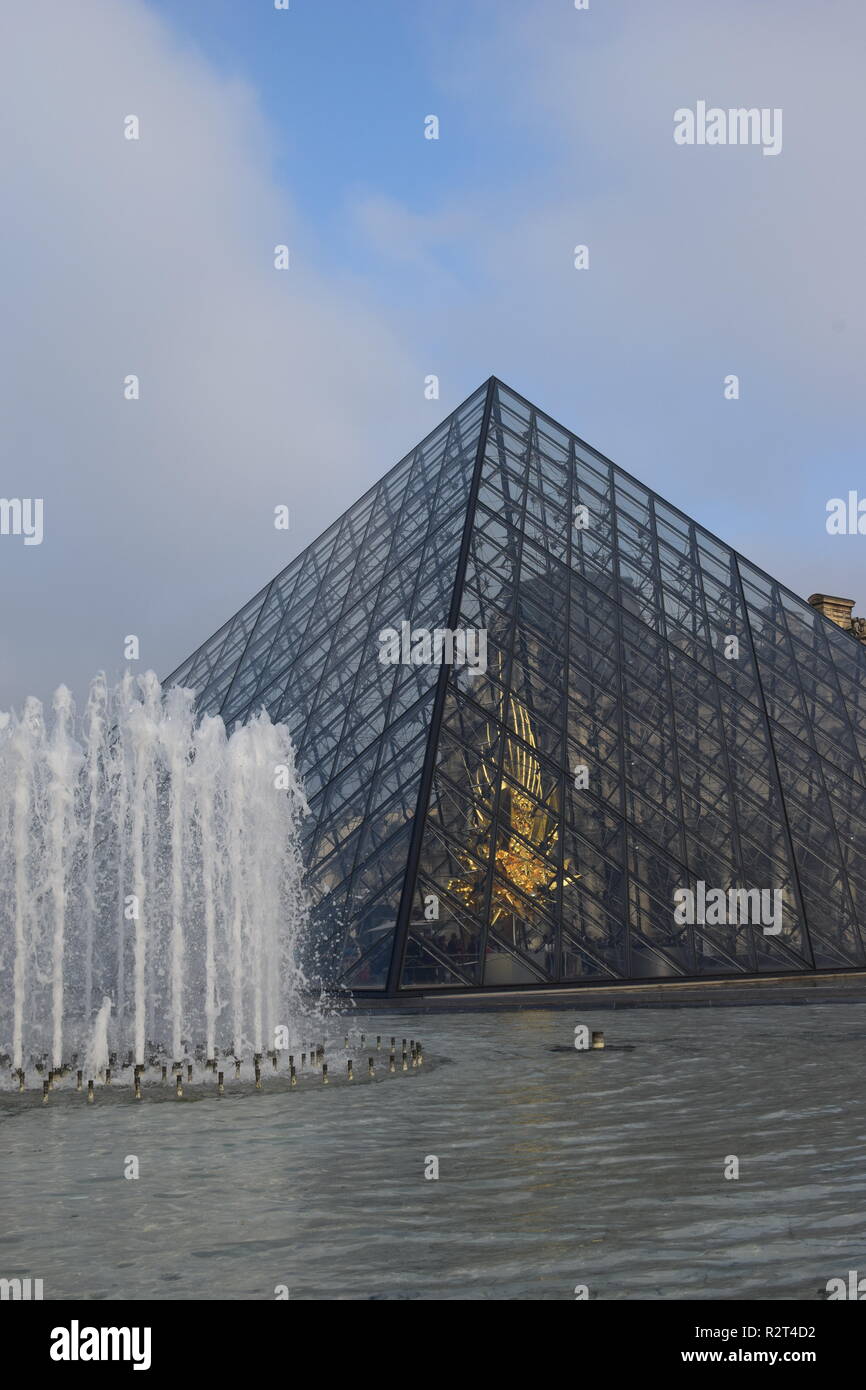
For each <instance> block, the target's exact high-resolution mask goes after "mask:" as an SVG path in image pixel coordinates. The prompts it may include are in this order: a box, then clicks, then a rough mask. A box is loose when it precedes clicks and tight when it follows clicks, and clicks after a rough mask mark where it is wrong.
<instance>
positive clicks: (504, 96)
mask: <svg viewBox="0 0 866 1390" xmlns="http://www.w3.org/2000/svg"><path fill="white" fill-rule="evenodd" d="M864 61H866V7H864V6H863V5H862V4H861V3H859V0H824V3H822V4H821V5H820V6H819V5H815V4H814V3H811V0H761V3H756V0H729V3H728V4H726V5H724V6H719V5H716V4H712V3H709V0H706V2H704V0H654V3H648V0H622V2H621V3H613V0H590V4H589V8H588V9H583V10H577V9H576V8H575V5H574V0H430V2H429V3H425V4H410V3H407V2H406V0H367V2H366V3H364V4H359V3H357V0H290V8H289V9H288V10H277V9H276V8H275V6H274V3H273V0H243V3H237V2H236V0H124V3H123V4H122V5H121V4H119V3H117V0H76V4H75V5H74V6H72V5H69V4H68V3H66V0H41V3H39V4H33V3H28V2H27V0H2V4H0V131H2V135H0V177H2V187H3V201H4V208H5V212H4V216H3V218H2V219H0V253H2V264H3V272H4V273H3V275H2V277H0V321H2V333H0V428H2V441H3V456H2V457H3V465H2V485H0V496H2V497H4V498H6V499H15V498H18V499H35V498H40V499H43V536H42V542H41V544H38V545H35V544H33V545H25V544H24V537H23V536H22V535H20V534H19V535H16V534H8V535H0V595H2V619H0V708H2V709H5V708H9V707H10V706H13V705H14V706H19V705H20V703H21V701H22V699H23V698H24V697H25V696H26V695H27V694H31V693H32V694H35V695H37V696H39V697H40V698H49V697H50V694H51V692H52V691H53V689H54V688H55V687H56V686H57V685H59V684H60V683H61V682H63V683H66V684H67V685H69V686H70V687H71V688H72V690H73V692H74V693H75V694H76V695H77V696H78V697H79V699H83V697H84V694H85V691H86V684H87V681H88V680H89V678H90V676H91V675H92V674H93V673H94V672H95V671H97V670H100V669H103V670H106V671H107V672H108V673H109V674H110V675H116V674H119V673H120V672H121V671H122V669H123V668H124V664H125V663H124V643H125V639H126V638H127V636H129V635H130V634H134V635H135V636H137V637H138V639H139V644H140V647H139V649H140V661H139V664H140V667H141V668H142V669H145V668H153V669H155V670H156V671H157V672H158V673H159V674H161V675H165V674H168V673H169V672H170V671H171V670H172V669H173V668H174V667H176V666H177V665H179V664H180V662H181V661H182V660H183V659H184V657H186V656H187V655H188V654H189V652H190V651H192V650H193V649H194V648H195V647H197V646H198V645H200V643H201V642H202V641H204V640H205V638H206V637H208V636H209V635H210V633H211V632H212V631H213V630H215V629H216V628H217V627H219V626H220V625H221V624H222V623H223V622H224V621H225V620H226V619H227V618H228V617H229V616H230V615H231V614H232V613H233V612H234V611H235V610H236V609H238V608H239V607H241V606H242V605H243V604H244V603H245V602H246V600H247V599H249V598H250V597H252V595H253V594H254V593H255V592H257V591H258V590H259V589H260V588H261V587H262V586H263V585H264V584H266V583H267V582H268V580H269V579H270V578H271V577H272V576H273V575H274V574H275V573H277V572H278V571H279V570H280V569H282V568H283V567H284V565H286V564H287V563H288V562H289V561H290V560H291V559H292V558H293V556H294V555H295V554H297V553H298V551H299V550H301V549H302V548H303V547H304V546H305V545H306V544H308V543H309V542H310V541H311V540H313V539H314V538H315V536H316V535H318V534H319V533H320V532H321V531H322V530H324V529H325V527H326V526H327V525H328V524H329V523H330V522H331V521H332V520H333V519H334V518H335V517H336V516H337V515H338V514H339V513H340V512H342V511H343V510H345V508H346V507H347V506H349V505H350V504H351V503H352V502H353V501H354V500H355V499H356V498H357V497H358V496H360V495H361V494H362V493H363V492H364V491H365V490H366V489H367V488H368V487H369V486H370V485H371V484H372V483H373V482H375V481H376V479H377V478H379V477H380V476H381V475H382V474H383V473H384V472H385V471H386V470H387V469H388V468H389V467H391V466H392V464H393V463H395V462H396V461H397V459H399V458H400V457H401V456H402V455H403V454H405V453H406V452H407V451H408V450H409V449H410V448H411V447H412V446H413V445H414V444H415V443H416V442H417V440H418V439H420V438H421V437H422V436H423V435H425V434H426V433H428V431H429V430H430V429H432V428H433V427H434V425H435V424H437V423H438V421H439V420H440V419H441V418H443V417H444V416H445V415H446V414H447V413H449V412H450V411H451V410H452V409H453V408H454V407H455V406H456V405H457V404H458V403H459V402H460V401H461V400H462V399H464V398H465V397H466V396H467V395H469V394H470V392H472V391H473V390H474V389H475V388H476V387H477V386H478V385H480V383H481V382H482V381H484V380H485V379H486V378H487V377H488V376H490V375H491V374H495V375H497V376H498V377H500V378H501V379H502V380H504V381H505V382H506V383H508V384H509V385H511V386H512V387H514V388H515V389H516V390H517V391H519V392H520V393H521V394H523V395H524V396H526V397H528V398H529V399H531V400H532V401H533V402H534V403H535V404H536V405H537V406H539V407H540V408H541V409H543V410H545V411H547V412H548V413H549V414H551V415H552V416H553V417H554V418H556V419H558V420H560V421H561V422H562V423H563V424H564V425H565V426H567V427H568V428H570V429H572V430H573V431H575V432H576V433H577V434H578V435H580V436H581V437H582V438H583V439H585V440H587V441H588V442H589V443H590V444H592V445H594V446H595V447H596V448H598V449H600V450H601V451H602V452H603V453H605V454H607V455H608V456H609V457H611V458H613V459H614V460H615V461H616V462H617V463H618V464H620V465H621V466H622V467H623V468H625V469H627V470H628V471H629V472H630V473H632V474H634V475H635V476H636V477H638V478H640V479H641V480H642V481H644V482H645V483H647V484H648V485H649V486H651V487H653V488H654V489H655V490H656V491H658V492H659V493H661V494H662V495H663V496H664V497H666V498H668V499H669V500H670V501H671V502H673V503H674V504H675V505H676V506H678V507H680V508H681V509H682V510H683V511H685V512H686V513H688V514H689V515H691V516H694V517H695V518H696V519H697V520H699V521H700V522H701V523H702V524H703V525H705V526H706V527H708V528H709V529H710V530H711V531H713V532H715V533H716V534H718V535H720V536H721V537H722V538H723V539H724V540H725V541H727V542H728V543H730V544H731V545H733V546H735V547H736V548H737V549H738V550H740V551H741V552H743V553H744V554H745V555H747V556H748V557H749V558H750V559H752V560H753V561H754V562H755V563H756V564H758V565H759V566H760V567H761V568H763V569H765V570H767V571H768V572H770V573H771V574H773V575H775V576H776V577H777V578H778V579H780V580H782V581H783V582H784V583H786V584H787V585H788V586H789V587H791V588H792V589H794V590H795V591H796V592H798V593H801V594H803V595H804V596H806V595H808V594H810V593H812V592H814V591H816V590H820V591H823V592H828V593H834V594H841V595H844V596H848V597H851V598H854V599H856V600H857V605H858V608H857V610H855V611H862V612H863V613H864V614H866V565H864V546H866V537H863V536H859V535H843V536H837V535H834V536H831V535H828V534H827V530H826V524H825V523H826V515H827V512H826V508H827V503H828V501H829V499H831V498H833V497H840V496H842V497H844V496H846V495H847V493H848V492H849V491H851V490H855V491H856V490H858V489H859V491H860V494H861V495H863V496H864V497H866V476H864V468H863V444H862V441H863V436H864V429H863V425H864V403H863V401H864V393H863V389H862V383H863V379H864V366H866V362H864V358H866V327H864V325H866V312H864V309H866V305H864V297H866V296H864V283H866V281H864V275H863V270H862V256H863V252H862V246H863V243H864V229H866V228H864V224H866V191H864V185H863V179H862V140H863V126H862V113H861V107H860V95H859V94H860V91H861V88H862V72H863V70H864ZM699 101H706V102H707V104H708V105H709V106H718V107H721V108H723V109H728V108H733V107H740V106H747V107H757V108H767V109H769V110H775V109H780V110H781V111H782V113H783V125H782V130H783V142H782V148H781V150H780V152H779V153H778V155H775V156H772V157H766V156H765V155H764V154H763V152H762V149H761V148H760V147H755V146H736V145H727V146H709V145H705V146H697V145H693V146H683V145H678V144H676V143H675V141H674V138H673V131H674V112H675V111H676V110H678V109H681V108H695V107H696V105H697V103H698V102H699ZM130 115H135V116H137V118H138V122H139V138H138V140H128V139H126V138H125V135H124V129H125V122H126V119H127V117H128V116H130ZM430 116H436V117H437V119H438V122H439V130H438V134H439V138H438V139H436V140H430V139H426V138H425V122H426V121H427V118H428V117H430ZM277 245H286V246H288V247H289V262H290V264H289V269H288V270H286V271H279V270H276V269H275V268H274V247H275V246H277ZM576 245H585V246H587V247H588V248H589V265H588V268H587V269H581V270H578V269H576V268H575V265H574V248H575V246H576ZM431 374H435V375H436V376H437V377H438V378H439V382H440V395H439V398H438V399H433V400H430V399H427V398H426V396H425V379H426V378H427V377H428V376H429V375H431ZM731 374H735V375H736V376H737V377H738V378H739V383H740V385H739V399H736V400H731V399H726V395H725V389H724V383H725V378H726V377H727V376H729V375H731ZM130 375H135V376H137V377H138V380H139V398H138V399H137V400H128V399H126V398H125V394H124V390H125V388H124V383H125V380H126V378H127V377H128V376H130ZM280 505H282V506H286V507H288V508H289V512H290V516H291V525H290V528H289V530H288V531H283V530H276V529H275V527H274V525H273V517H274V508H275V507H277V506H280Z"/></svg>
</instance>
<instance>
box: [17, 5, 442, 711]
mask: <svg viewBox="0 0 866 1390" xmlns="http://www.w3.org/2000/svg"><path fill="white" fill-rule="evenodd" d="M3 29H4V33H3V41H2V44H0V110H2V124H3V126H4V129H5V130H6V131H7V138H6V139H5V140H4V142H3V152H2V156H0V158H2V165H0V178H2V186H3V190H4V202H5V205H6V209H7V212H6V214H5V215H4V218H3V219H2V222H0V255H2V259H3V264H4V268H5V273H4V277H3V281H4V288H3V290H2V306H0V308H2V313H3V320H4V324H5V326H6V333H5V335H4V342H3V347H2V356H0V407H2V418H3V421H4V435H5V450H4V452H5V466H4V470H3V483H2V488H0V492H2V494H3V495H5V496H11V497H14V496H20V497H33V496H39V497H43V498H44V501H45V540H44V543H43V544H42V545H41V546H39V547H27V548H25V547H23V544H22V542H21V540H20V539H19V538H14V537H3V538H2V539H0V574H2V583H3V590H4V594H5V595H6V598H5V601H4V606H3V618H2V623H0V706H3V705H6V704H8V703H9V702H11V701H15V702H18V701H19V700H20V698H21V697H22V696H23V695H24V694H25V693H27V691H28V690H31V689H32V690H34V691H35V693H38V694H40V695H45V694H46V693H47V692H48V691H49V690H50V689H52V688H53V687H54V686H55V685H56V684H57V683H58V682H59V681H61V680H64V681H66V682H68V683H70V684H72V685H73V687H74V688H76V689H77V690H82V689H83V687H84V683H85V681H86V679H87V678H88V677H89V675H90V674H91V673H92V671H93V670H94V669H96V668H97V667H101V666H105V667H107V668H108V669H109V670H115V669H117V668H119V667H120V666H121V665H122V643H123V638H124V636H125V635H126V634H128V633H136V634H138V635H139V637H140V638H141V651H142V664H143V665H144V666H151V665H152V666H154V667H156V668H157V669H158V670H161V671H163V672H167V671H168V670H170V669H171V668H172V667H173V666H174V665H175V664H176V663H177V662H179V661H180V660H181V659H182V658H183V657H184V656H185V655H186V654H187V653H188V651H189V650H191V649H192V647H194V646H196V645H198V643H199V642H200V641H202V640H204V638H205V637H207V636H208V635H209V633H210V632H211V631H212V630H213V629H214V628H215V627H217V626H219V625H220V624H221V623H222V622H223V621H224V620H225V619H226V618H227V617H228V616H229V615H230V614H231V613H232V612H233V611H234V609H235V608H237V607H239V606H240V605H241V604H242V603H243V602H245V601H246V599H247V598H249V597H251V596H252V594H253V593H254V592H255V591H256V589H257V588H258V587H260V586H261V585H262V584H263V583H265V582H266V581H267V580H268V579H270V577H271V576H272V575H273V574H274V573H275V572H277V571H278V570H279V569H281V568H282V566H283V565H284V564H285V563H287V562H288V560H289V559H291V557H292V556H293V555H294V554H295V553H297V551H298V550H299V549H300V548H301V547H302V545H303V544H306V543H307V542H308V541H309V540H311V539H312V538H313V537H314V536H315V535H317V534H318V533H319V532H320V531H321V530H322V529H324V527H325V526H326V525H328V524H329V523H330V521H331V520H333V519H334V516H335V515H337V514H338V513H339V512H340V511H342V510H343V509H344V508H345V507H346V506H348V505H349V504H350V503H351V502H352V501H353V500H354V499H355V497H357V496H358V495H360V494H361V493H362V492H363V491H364V490H365V489H366V487H368V486H369V485H370V483H372V482H373V481H374V480H375V479H376V478H377V477H378V476H379V475H380V474H381V473H382V472H384V471H385V469H386V468H387V467H388V466H390V464H391V463H393V462H394V461H395V459H396V458H398V457H399V456H400V454H401V453H402V452H404V451H405V450H406V449H407V448H408V447H410V446H411V444H413V443H414V442H415V440H416V439H417V438H418V437H419V436H421V435H423V434H424V433H426V431H427V430H428V429H430V428H431V427H432V424H433V423H434V421H433V420H432V419H431V418H430V414H429V411H430V406H429V404H427V403H425V402H424V400H423V395H422V383H423V370H422V367H421V366H420V365H417V364H416V363H415V362H414V360H413V356H412V353H411V351H409V350H407V348H406V345H405V344H404V343H403V342H402V341H400V338H399V336H398V334H397V333H396V331H395V330H394V329H393V328H392V327H390V326H389V325H388V323H387V322H385V321H384V320H383V318H382V316H381V315H380V314H379V313H378V312H377V311H376V309H375V307H374V306H372V305H371V303H370V302H369V299H368V297H367V293H366V290H365V288H364V286H363V285H360V284H359V283H358V282H357V281H354V280H352V278H351V277H350V276H349V275H348V274H347V275H346V276H345V277H341V276H335V275H333V274H330V275H328V276H326V275H324V274H322V273H321V272H320V270H319V269H318V268H317V247H316V239H315V235H314V232H313V231H312V229H311V228H310V227H309V226H307V225H305V224H304V222H303V220H302V219H301V218H300V217H299V216H298V213H297V211H296V209H295V208H294V206H293V205H292V202H291V200H290V199H289V198H288V197H287V196H285V194H284V193H281V192H280V191H279V190H278V188H277V186H276V184H275V182H274V179H273V177H272V173H271V159H272V157H273V154H274V150H275V140H276V138H277V136H276V134H275V133H274V132H273V131H271V130H269V129H268V127H267V126H266V124H265V122H264V121H263V119H262V117H261V115H260V112H259V110H258V107H257V101H256V97H255V94H254V93H253V92H252V91H251V90H250V89H249V87H247V86H245V85H244V84H243V83H241V82H239V81H237V80H236V79H229V78H224V77H222V76H219V75H218V74H217V73H216V72H215V71H213V70H212V69H211V68H209V66H208V65H207V63H206V62H204V61H203V60H202V59H201V58H199V57H197V56H196V55H195V54H194V53H192V52H191V51H189V50H185V49H183V48H181V47H180V46H179V44H178V43H177V41H176V40H175V39H174V38H173V36H172V33H171V32H170V30H169V29H168V28H166V27H165V26H164V25H163V24H162V23H161V22H159V21H158V20H157V19H155V18H154V16H153V15H152V14H151V13H149V12H148V10H147V9H146V7H145V6H144V5H143V4H141V3H137V2H136V0H131V2H130V3H126V4H124V5H122V6H119V5H117V4H116V3H113V0H85V2H84V3H81V4H77V5H75V6H69V5H67V4H65V3H63V0H53V2H52V0H49V3H41V4H39V5H32V6H26V5H25V6H17V7H10V9H8V10H7V12H6V14H5V15H4V21H3ZM130 114H135V115H137V116H138V118H139V121H140V139H139V140H138V141H128V140H126V139H125V138H124V134H123V130H124V119H125V117H126V116H127V115H130ZM10 130H11V131H14V138H11V139H10V138H9V135H8V132H9V131H10ZM278 243H285V244H288V245H289V246H290V249H291V269H290V270H289V271H288V272H278V271H276V270H275V269H274V268H273V254H274V253H273V248H274V246H275V245H276V244H278ZM128 374H135V375H137V376H138V377H139V379H140V392H141V395H140V399H139V400H138V401H127V400H125V399H124V395H123V382H124V378H125V377H126V376H127V375H128ZM455 403H456V402H455ZM425 407H426V408H425ZM374 440H375V441H376V445H377V449H374V448H373V445H372V441H374ZM279 503H285V504H287V505H288V506H289V508H290V509H291V513H292V517H293V530H292V532H291V533H290V534H289V536H288V539H287V537H286V533H285V532H282V531H275V529H274V527H273V508H274V507H275V506H276V505H277V504H279ZM10 593H14V594H15V595H16V597H15V601H14V602H11V601H10V600H9V597H8V596H9V595H10Z"/></svg>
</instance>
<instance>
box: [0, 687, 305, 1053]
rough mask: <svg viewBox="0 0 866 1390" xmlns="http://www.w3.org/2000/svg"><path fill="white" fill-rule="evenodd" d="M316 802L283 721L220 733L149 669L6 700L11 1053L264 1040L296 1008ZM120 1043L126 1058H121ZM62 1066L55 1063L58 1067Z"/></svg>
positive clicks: (0, 804) (0, 850)
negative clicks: (44, 700) (77, 693)
mask: <svg viewBox="0 0 866 1390" xmlns="http://www.w3.org/2000/svg"><path fill="white" fill-rule="evenodd" d="M305 812H306V803H305V800H304V796H303V792H302V790H301V787H300V785H299V782H298V780H297V777H296V774H295V763H294V750H293V747H292V743H291V739H290V737H289V733H288V730H287V729H286V728H285V726H284V725H281V724H273V723H271V721H270V719H269V718H268V716H267V714H266V713H265V712H264V711H263V712H262V713H261V714H259V715H257V716H256V717H255V718H253V719H251V720H250V721H249V722H248V723H247V724H245V725H244V726H243V727H239V728H236V729H235V730H234V731H233V732H232V733H231V734H229V733H227V731H226V729H225V727H224V726H223V723H222V721H221V720H220V719H218V718H214V717H211V716H206V717H204V718H203V719H201V720H199V719H197V717H196V715H195V711H194V693H193V692H192V691H190V690H184V689H182V688H180V687H172V688H171V689H169V690H168V691H166V692H163V690H162V689H161V687H160V684H159V681H158V680H157V678H156V676H155V675H154V674H153V673H152V672H148V673H147V674H146V675H143V676H141V677H138V678H135V677H133V676H132V675H130V674H127V675H126V676H124V678H123V679H122V681H121V682H120V683H119V685H117V686H116V687H114V688H109V686H108V685H107V683H106V680H105V678H104V676H102V675H99V676H97V677H96V678H95V680H94V681H93V682H92V684H91V687H90V693H89V697H88V699H87V702H86V706H85V709H84V714H83V717H82V718H81V720H78V719H77V718H76V712H75V707H74V704H73V701H72V697H71V695H70V693H69V691H68V690H67V689H66V688H65V687H63V686H61V688H60V689H59V690H58V691H57V693H56V694H55V696H54V701H53V713H52V717H50V718H48V719H46V716H45V713H44V711H43V708H42V705H41V703H40V702H39V701H38V700H35V699H28V700H27V701H26V702H25V705H24V708H23V710H22V712H21V713H20V715H14V714H13V715H10V714H2V715H0V1053H5V1054H7V1056H8V1059H9V1061H10V1062H11V1066H12V1071H13V1075H14V1074H20V1073H21V1072H22V1071H24V1070H25V1069H26V1068H27V1067H28V1066H32V1065H33V1064H34V1063H36V1064H37V1065H39V1064H43V1063H44V1065H45V1066H46V1067H47V1068H50V1070H51V1072H58V1071H59V1070H60V1069H61V1068H63V1067H68V1066H70V1065H78V1066H80V1065H81V1063H80V1062H78V1058H81V1059H82V1061H83V1062H84V1064H85V1065H86V1067H87V1069H88V1070H87V1073H86V1075H87V1077H88V1079H90V1078H91V1077H94V1076H95V1075H96V1074H97V1073H98V1072H103V1073H104V1072H105V1070H106V1068H108V1067H109V1058H110V1056H114V1055H115V1054H116V1055H117V1057H118V1058H121V1059H122V1058H127V1059H129V1060H131V1061H132V1063H134V1064H135V1066H136V1067H137V1068H141V1067H144V1066H145V1065H146V1064H149V1063H153V1062H154V1061H155V1060H156V1059H157V1058H158V1059H160V1060H161V1059H167V1060H169V1061H170V1062H179V1061H181V1060H182V1059H183V1058H185V1057H187V1058H192V1057H195V1056H204V1057H206V1058H208V1059H211V1058H215V1057H216V1055H217V1052H218V1050H220V1049H221V1050H222V1051H223V1054H224V1055H231V1056H234V1057H237V1058H239V1059H240V1058H245V1057H249V1056H251V1055H253V1054H256V1053H259V1054H264V1053H266V1052H267V1051H268V1050H269V1049H271V1048H273V1046H274V1033H275V1029H277V1028H280V1027H281V1028H283V1029H285V1027H286V1026H287V1025H288V1026H289V1028H290V1029H291V1028H292V1026H293V1023H294V1022H296V1021H299V1020H300V1019H301V1018H302V1016H303V1014H304V1012H305V1009H306V1006H305V1005H304V1003H303V998H302V996H303V991H304V989H305V985H306V980H305V978H304V974H303V970H302V968H301V966H300V964H299V953H300V947H301V939H302V936H303V933H304V928H305V924H306V905H305V899H304V892H303V887H302V864H301V857H300V852H299V849H298V826H299V822H300V819H301V817H302V816H303V815H304V813H305ZM122 1064H123V1063H122V1061H121V1065H122ZM49 1079H50V1078H49Z"/></svg>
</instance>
